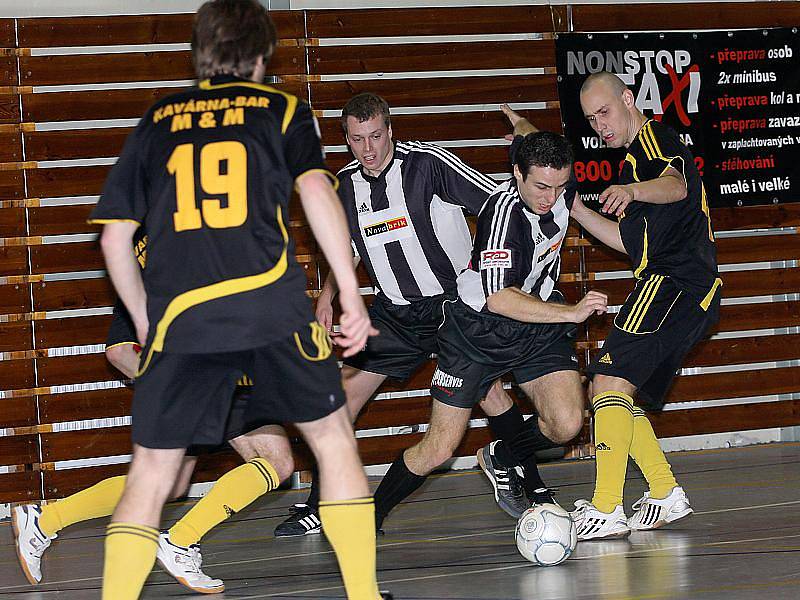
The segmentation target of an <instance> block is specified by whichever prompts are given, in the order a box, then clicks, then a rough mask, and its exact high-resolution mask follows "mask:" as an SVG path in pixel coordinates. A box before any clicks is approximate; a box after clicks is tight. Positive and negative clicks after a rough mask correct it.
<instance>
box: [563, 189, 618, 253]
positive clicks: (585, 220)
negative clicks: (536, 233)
mask: <svg viewBox="0 0 800 600" xmlns="http://www.w3.org/2000/svg"><path fill="white" fill-rule="evenodd" d="M570 216H571V217H572V218H573V219H575V220H576V221H577V222H578V223H579V224H580V225H581V227H583V228H584V229H585V230H586V231H588V232H589V233H590V234H592V235H593V236H594V237H596V238H597V239H598V240H600V241H601V242H603V243H604V244H605V245H606V246H608V247H609V248H613V249H614V250H617V251H618V252H622V253H624V254H627V252H626V250H625V246H624V245H623V243H622V235H620V232H619V223H618V222H617V221H612V220H611V219H607V218H605V217H604V216H602V215H599V214H597V213H596V212H595V211H593V210H591V209H590V208H587V207H586V205H585V204H584V203H583V201H582V200H581V198H580V194H575V200H574V201H573V203H572V210H571V211H570Z"/></svg>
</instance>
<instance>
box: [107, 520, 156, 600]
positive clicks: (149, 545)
mask: <svg viewBox="0 0 800 600" xmlns="http://www.w3.org/2000/svg"><path fill="white" fill-rule="evenodd" d="M105 546H106V556H105V562H104V564H103V600H136V599H137V598H138V597H139V593H140V592H141V591H142V587H144V582H145V580H146V579H147V576H148V575H149V574H150V571H151V570H152V569H153V563H154V562H155V560H156V549H157V547H158V531H157V530H156V529H153V528H152V527H147V526H145V525H137V524H136V523H111V524H110V525H109V526H108V527H107V528H106V544H105Z"/></svg>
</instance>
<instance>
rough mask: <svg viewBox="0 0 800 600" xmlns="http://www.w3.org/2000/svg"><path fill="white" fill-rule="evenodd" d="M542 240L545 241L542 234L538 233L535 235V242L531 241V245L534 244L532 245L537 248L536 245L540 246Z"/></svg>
mask: <svg viewBox="0 0 800 600" xmlns="http://www.w3.org/2000/svg"><path fill="white" fill-rule="evenodd" d="M544 240H545V237H544V236H543V235H542V232H541V231H540V232H539V233H537V234H536V239H535V240H533V243H534V244H536V245H537V246H538V245H539V244H541V243H542V242H543V241H544Z"/></svg>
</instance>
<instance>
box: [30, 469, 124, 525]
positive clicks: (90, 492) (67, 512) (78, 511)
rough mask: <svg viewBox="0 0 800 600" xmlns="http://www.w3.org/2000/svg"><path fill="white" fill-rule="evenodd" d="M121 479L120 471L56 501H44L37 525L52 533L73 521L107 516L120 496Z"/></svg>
mask: <svg viewBox="0 0 800 600" xmlns="http://www.w3.org/2000/svg"><path fill="white" fill-rule="evenodd" d="M125 479H126V477H125V476H124V475H120V476H119V477H109V478H108V479H104V480H103V481H100V482H99V483H96V484H94V485H93V486H92V487H90V488H86V489H85V490H82V491H80V492H77V493H75V494H72V495H71V496H67V497H66V498H63V499H61V500H59V501H58V502H53V503H51V504H45V505H44V506H43V507H42V516H41V517H39V528H40V529H41V530H42V532H43V533H44V534H45V535H46V536H48V537H53V536H54V535H55V534H57V533H58V532H59V531H61V530H62V529H64V527H68V526H69V525H72V524H74V523H80V522H81V521H88V520H89V519H96V518H97V517H108V516H110V515H111V514H112V513H113V512H114V508H116V506H117V503H118V502H119V499H120V498H121V497H122V491H123V490H124V489H125Z"/></svg>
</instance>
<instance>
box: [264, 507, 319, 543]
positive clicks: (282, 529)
mask: <svg viewBox="0 0 800 600" xmlns="http://www.w3.org/2000/svg"><path fill="white" fill-rule="evenodd" d="M289 512H290V513H292V515H291V516H290V517H289V518H288V519H286V520H285V521H284V522H283V523H281V524H280V525H278V526H277V527H276V528H275V537H296V536H300V535H311V534H313V533H320V532H321V531H322V521H320V520H319V512H317V511H316V510H315V509H313V508H311V507H310V506H309V505H308V504H295V505H294V506H291V507H289Z"/></svg>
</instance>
